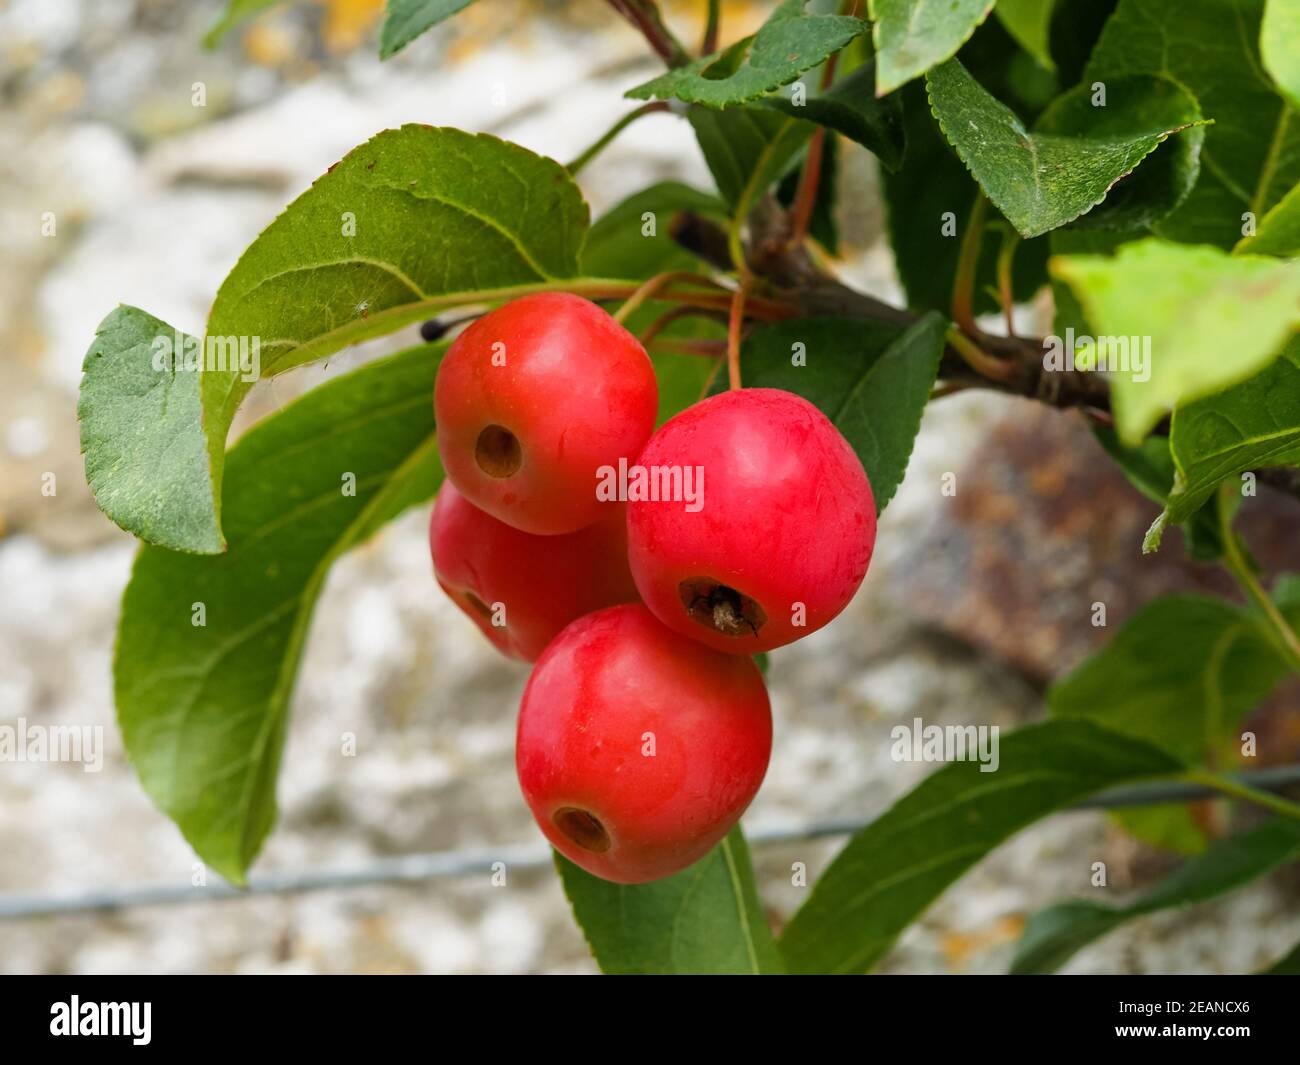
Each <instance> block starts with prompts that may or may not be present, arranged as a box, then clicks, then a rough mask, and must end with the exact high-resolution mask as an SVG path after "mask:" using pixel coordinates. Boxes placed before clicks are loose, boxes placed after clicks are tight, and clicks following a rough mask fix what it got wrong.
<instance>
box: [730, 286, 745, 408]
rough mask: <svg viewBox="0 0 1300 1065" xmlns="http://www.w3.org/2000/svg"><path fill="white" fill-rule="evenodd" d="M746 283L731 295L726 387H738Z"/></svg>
mask: <svg viewBox="0 0 1300 1065" xmlns="http://www.w3.org/2000/svg"><path fill="white" fill-rule="evenodd" d="M748 287H749V286H748V284H747V283H745V282H742V283H741V286H740V288H738V289H736V291H735V292H734V293H732V296H731V317H730V319H729V320H728V321H727V387H728V388H732V389H738V388H740V327H741V326H742V325H744V323H745V296H746V295H747V289H748Z"/></svg>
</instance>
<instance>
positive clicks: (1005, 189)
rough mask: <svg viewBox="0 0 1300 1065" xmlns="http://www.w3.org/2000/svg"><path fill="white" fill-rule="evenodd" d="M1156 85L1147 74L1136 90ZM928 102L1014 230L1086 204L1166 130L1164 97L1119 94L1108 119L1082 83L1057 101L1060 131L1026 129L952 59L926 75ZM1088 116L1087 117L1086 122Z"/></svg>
mask: <svg viewBox="0 0 1300 1065" xmlns="http://www.w3.org/2000/svg"><path fill="white" fill-rule="evenodd" d="M1155 84H1158V83H1157V82H1155V81H1154V80H1149V81H1147V82H1145V83H1143V85H1142V86H1141V88H1142V90H1143V91H1148V90H1150V88H1151V87H1152V86H1153V85H1155ZM926 86H927V89H928V91H929V94H930V105H931V107H932V108H933V110H934V115H935V118H936V119H938V121H939V126H940V128H942V130H943V132H944V135H945V136H946V137H947V138H948V140H949V141H950V142H951V143H952V145H953V147H955V148H956V149H957V154H958V155H960V156H961V158H962V161H963V162H964V163H965V164H966V165H967V166H968V167H969V168H970V171H971V173H972V174H973V175H974V176H975V180H976V181H978V182H979V184H980V187H981V188H983V189H984V192H985V193H986V194H987V195H988V198H989V199H990V200H991V201H992V202H993V203H994V204H995V205H996V206H997V208H998V209H999V210H1000V211H1001V212H1002V213H1003V214H1004V215H1006V217H1007V218H1008V219H1009V220H1010V221H1011V223H1012V224H1013V225H1014V226H1015V227H1016V229H1017V230H1018V231H1019V232H1020V233H1021V235H1022V236H1026V237H1036V236H1038V235H1040V234H1042V233H1046V232H1048V231H1049V230H1052V229H1055V228H1057V227H1058V226H1063V225H1065V224H1066V223H1067V222H1072V221H1074V219H1076V218H1078V217H1079V216H1080V215H1082V214H1084V213H1085V212H1087V211H1089V210H1091V209H1092V208H1093V207H1095V206H1096V205H1097V204H1099V203H1101V201H1102V200H1103V199H1105V198H1106V194H1107V192H1109V191H1110V189H1111V187H1112V186H1113V185H1114V184H1115V183H1116V182H1117V181H1118V180H1119V179H1120V178H1122V177H1124V176H1125V175H1126V174H1128V173H1130V172H1131V171H1132V170H1133V169H1134V168H1135V167H1136V166H1137V165H1138V163H1140V162H1141V161H1142V160H1143V159H1144V158H1145V157H1146V156H1147V155H1149V154H1150V153H1151V152H1152V151H1154V150H1155V148H1156V146H1157V145H1158V144H1160V142H1161V141H1163V140H1164V139H1165V138H1166V137H1168V136H1169V135H1170V134H1171V133H1176V132H1178V131H1179V130H1180V129H1183V128H1186V126H1187V125H1188V124H1189V123H1187V122H1184V121H1171V118H1172V116H1171V115H1170V113H1169V112H1170V108H1169V104H1170V97H1167V96H1161V97H1160V98H1158V99H1154V100H1151V101H1148V100H1147V99H1146V98H1145V96H1141V97H1139V96H1138V95H1137V91H1136V90H1134V91H1133V94H1132V95H1125V94H1120V95H1119V100H1120V101H1123V100H1128V101H1131V102H1126V103H1121V106H1120V107H1119V108H1117V109H1116V111H1115V112H1113V113H1112V114H1114V116H1115V117H1114V118H1111V117H1108V113H1107V112H1105V111H1102V112H1101V115H1100V117H1098V115H1097V111H1100V110H1101V109H1094V110H1093V112H1092V113H1091V114H1089V112H1085V111H1084V110H1083V109H1084V108H1085V107H1087V106H1088V104H1087V94H1088V90H1087V88H1086V87H1084V86H1080V87H1079V88H1077V89H1075V90H1072V92H1071V93H1070V94H1067V98H1066V99H1065V100H1064V101H1062V102H1060V103H1059V104H1058V106H1059V107H1062V108H1067V109H1068V112H1067V113H1065V114H1063V115H1060V116H1058V118H1057V119H1056V121H1057V123H1058V124H1059V125H1061V126H1064V127H1066V128H1069V129H1070V131H1071V132H1070V133H1069V134H1068V135H1063V134H1060V133H1053V132H1035V133H1030V132H1029V131H1028V130H1027V129H1026V128H1025V126H1024V124H1023V123H1022V122H1021V121H1020V119H1019V118H1017V117H1016V115H1015V114H1014V113H1013V112H1012V111H1011V110H1010V109H1009V108H1008V107H1006V106H1004V105H1003V104H1001V103H1000V102H998V101H997V100H996V99H994V98H993V97H992V96H991V95H989V93H988V92H986V91H985V90H984V88H983V87H982V86H981V85H980V84H979V83H978V82H977V81H976V80H975V79H974V78H972V77H971V76H970V74H969V73H968V72H967V71H966V68H965V67H963V66H962V65H961V63H960V62H958V61H957V60H955V59H953V60H950V61H949V62H947V63H945V64H943V66H940V67H936V68H935V69H933V70H931V71H930V73H929V74H927V75H926ZM1089 118H1091V122H1089V121H1088V120H1089Z"/></svg>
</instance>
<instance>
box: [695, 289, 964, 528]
mask: <svg viewBox="0 0 1300 1065" xmlns="http://www.w3.org/2000/svg"><path fill="white" fill-rule="evenodd" d="M947 324H948V323H947V322H946V320H945V319H944V318H943V317H942V316H941V315H939V314H936V313H933V312H931V313H930V314H927V315H926V316H925V317H923V318H922V319H920V320H919V321H918V322H917V323H916V324H915V325H913V326H911V327H910V328H909V329H907V330H905V331H904V330H900V329H899V328H898V327H896V326H890V325H884V324H879V323H872V322H863V321H858V320H856V319H853V320H850V319H847V318H801V319H799V320H798V321H791V322H779V323H777V324H775V325H769V326H764V327H762V328H760V329H757V330H755V331H754V333H753V334H752V335H751V336H750V337H749V338H748V339H747V340H746V342H745V345H744V347H743V348H742V349H741V360H740V366H741V378H742V380H743V381H744V383H745V385H746V386H747V387H750V388H782V389H785V390H786V391H787V392H794V393H796V394H798V395H800V396H803V397H804V399H806V400H808V401H809V402H810V403H813V404H814V405H816V406H817V407H818V408H819V409H820V410H821V411H822V413H824V414H825V415H826V416H827V417H828V418H830V420H831V421H832V422H833V423H834V424H835V427H836V428H837V429H839V431H840V432H841V433H843V434H844V436H845V438H846V439H847V440H848V442H849V443H850V444H852V445H853V450H854V451H856V452H857V455H858V458H860V459H861V460H862V465H863V467H864V468H865V469H866V471H867V479H868V480H869V481H870V482H871V491H872V494H873V496H874V497H875V501H876V510H877V512H880V511H883V510H884V509H885V506H886V504H888V502H889V501H890V500H891V499H892V498H893V497H894V493H895V492H896V491H897V490H898V486H899V484H900V483H901V482H902V480H903V474H904V473H905V472H906V471H907V463H908V459H910V458H911V455H912V445H913V443H914V442H915V440H916V433H917V430H918V429H919V428H920V426H921V414H922V412H923V411H924V410H925V405H926V403H927V402H928V401H929V398H930V390H931V388H933V386H934V379H935V377H936V375H937V374H938V372H939V357H940V356H941V355H942V354H943V346H944V333H945V331H946V329H947ZM796 358H800V359H802V360H804V361H803V362H795V361H794V360H795V359H796ZM721 388H722V385H721V383H715V385H714V391H715V392H717V391H720V390H721Z"/></svg>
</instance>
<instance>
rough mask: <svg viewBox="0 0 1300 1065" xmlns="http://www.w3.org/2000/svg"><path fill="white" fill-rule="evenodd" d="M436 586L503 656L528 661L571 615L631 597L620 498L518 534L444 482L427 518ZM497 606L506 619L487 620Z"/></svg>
mask: <svg viewBox="0 0 1300 1065" xmlns="http://www.w3.org/2000/svg"><path fill="white" fill-rule="evenodd" d="M429 553H430V555H431V556H432V559H433V569H434V575H435V576H436V578H437V580H438V583H439V585H441V586H442V589H443V591H445V592H446V593H447V594H448V595H449V596H450V597H451V599H452V601H453V602H455V603H456V605H457V606H459V607H460V608H461V610H462V611H463V612H464V613H465V614H466V615H467V616H468V617H469V618H470V619H471V620H472V621H473V622H474V623H475V624H476V625H477V626H478V627H479V629H480V630H481V631H482V633H483V635H485V636H486V637H487V638H488V639H489V640H491V641H492V643H493V645H495V646H496V648H497V649H498V650H499V651H501V652H502V653H503V654H506V655H508V656H510V657H511V658H517V659H521V660H523V661H525V662H533V661H535V660H536V659H537V656H538V655H540V654H541V653H542V651H543V650H545V648H546V645H547V644H548V643H550V642H551V640H553V639H554V638H555V637H556V636H557V635H558V634H559V633H560V631H561V630H562V629H563V628H564V627H565V626H566V625H568V624H569V623H570V622H571V621H574V620H575V619H577V618H580V617H582V616H583V615H584V614H589V613H591V612H592V611H594V610H600V609H601V608H603V607H607V606H613V605H614V604H616V603H629V602H634V601H635V600H636V598H637V593H636V586H635V585H634V584H633V583H632V575H631V573H630V572H629V570H628V565H627V521H626V517H625V513H624V506H623V504H622V503H606V504H604V511H603V513H602V515H601V517H600V519H599V520H598V521H597V522H596V523H595V524H593V525H589V526H587V527H586V528H585V529H579V530H578V531H577V532H575V533H568V534H566V535H563V536H535V535H533V534H532V533H526V532H520V531H519V530H518V529H515V528H512V527H511V526H509V525H507V524H506V523H505V522H503V521H498V520H497V519H496V518H494V517H492V515H490V514H488V513H486V512H484V511H482V510H479V509H478V508H477V507H476V506H474V504H472V503H471V502H469V500H467V499H466V498H465V497H464V496H462V495H461V494H460V493H459V492H458V491H456V488H455V486H454V485H453V484H451V482H449V481H444V482H443V485H442V487H441V488H440V489H439V490H438V498H437V499H436V500H435V502H434V506H433V514H432V515H431V516H430V518H429ZM497 603H500V604H503V606H504V614H503V617H504V620H505V622H506V624H505V625H504V626H503V627H502V626H496V625H493V624H492V607H493V605H494V604H497Z"/></svg>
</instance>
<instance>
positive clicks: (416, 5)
mask: <svg viewBox="0 0 1300 1065" xmlns="http://www.w3.org/2000/svg"><path fill="white" fill-rule="evenodd" d="M473 2H474V0H388V12H387V14H386V15H385V17H384V27H383V29H382V30H380V32H379V58H380V59H389V58H391V57H392V56H395V55H396V54H397V53H398V52H400V51H401V50H402V49H403V48H405V47H406V46H407V45H408V44H410V43H411V42H412V41H413V40H415V38H417V37H418V36H420V34H422V33H424V32H425V31H427V30H431V29H433V27H434V26H436V25H438V23H439V22H442V21H443V20H444V19H448V18H451V16H452V15H454V14H456V12H458V11H463V10H464V9H465V8H467V7H469V5H470V4H472V3H473Z"/></svg>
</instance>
